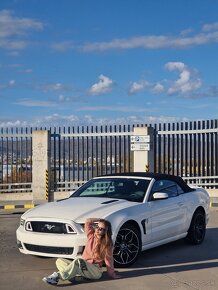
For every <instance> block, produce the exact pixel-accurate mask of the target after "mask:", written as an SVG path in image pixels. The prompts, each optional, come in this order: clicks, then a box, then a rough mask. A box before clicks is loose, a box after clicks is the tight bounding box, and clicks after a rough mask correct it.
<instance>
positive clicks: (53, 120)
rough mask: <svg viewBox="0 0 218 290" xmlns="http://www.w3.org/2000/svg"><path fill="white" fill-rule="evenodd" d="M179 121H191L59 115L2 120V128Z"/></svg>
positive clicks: (171, 117)
mask: <svg viewBox="0 0 218 290" xmlns="http://www.w3.org/2000/svg"><path fill="white" fill-rule="evenodd" d="M179 121H190V120H189V119H187V118H178V117H174V116H158V117H156V116H146V115H144V116H139V115H138V114H136V115H129V116H126V117H117V118H116V117H115V118H96V117H94V116H92V115H85V116H83V117H79V116H76V115H73V114H72V115H68V116H67V115H66V116H65V115H59V114H52V115H50V116H46V117H42V116H38V117H35V118H32V119H30V120H16V119H15V120H13V119H12V120H3V119H0V127H5V128H7V127H42V126H43V127H47V128H50V127H60V126H71V127H72V126H90V125H95V126H109V125H116V126H118V125H132V124H155V123H170V122H179Z"/></svg>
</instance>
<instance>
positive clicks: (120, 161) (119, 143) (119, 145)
mask: <svg viewBox="0 0 218 290" xmlns="http://www.w3.org/2000/svg"><path fill="white" fill-rule="evenodd" d="M119 133H121V125H119ZM121 142H122V139H121V135H119V139H118V152H119V173H120V172H122V169H121V163H122V159H121V154H122V150H121Z"/></svg>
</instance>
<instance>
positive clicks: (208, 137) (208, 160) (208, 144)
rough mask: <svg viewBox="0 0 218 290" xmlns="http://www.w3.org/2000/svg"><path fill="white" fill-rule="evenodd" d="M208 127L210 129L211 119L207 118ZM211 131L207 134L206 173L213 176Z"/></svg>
mask: <svg viewBox="0 0 218 290" xmlns="http://www.w3.org/2000/svg"><path fill="white" fill-rule="evenodd" d="M206 128H207V129H210V121H209V120H207V123H206ZM210 135H211V134H210V133H207V134H206V152H207V154H206V175H207V176H211V159H210V155H211V146H210Z"/></svg>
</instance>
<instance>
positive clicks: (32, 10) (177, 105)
mask: <svg viewBox="0 0 218 290" xmlns="http://www.w3.org/2000/svg"><path fill="white" fill-rule="evenodd" d="M217 11H218V1H206V0H205V1H203V0H198V1H195V0H183V1H182V0H180V1H177V0H165V1H164V0H156V1H155V0H153V1H152V0H110V1H109V0H108V1H107V0H1V1H0V101H1V106H0V126H1V127H5V126H29V125H31V126H44V125H47V126H52V125H54V126H62V125H66V126H73V125H99V124H100V125H102V124H115V123H116V124H123V123H125V124H129V123H145V122H146V123H147V122H173V121H189V120H201V119H216V118H218V73H217V68H218V14H217Z"/></svg>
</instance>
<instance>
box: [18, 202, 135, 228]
mask: <svg viewBox="0 0 218 290" xmlns="http://www.w3.org/2000/svg"><path fill="white" fill-rule="evenodd" d="M134 205H136V203H135V202H130V201H126V200H122V199H112V198H94V197H73V198H67V199H64V200H60V201H55V202H50V203H48V204H43V205H39V206H37V207H35V208H33V209H31V210H29V211H28V212H26V213H24V214H23V216H22V217H23V218H25V219H28V218H40V219H42V218H55V219H59V218H60V219H69V220H73V221H74V222H76V223H83V222H85V220H86V219H87V218H94V217H96V218H105V217H106V216H108V215H109V214H111V213H113V212H115V211H118V210H120V209H123V208H127V207H131V206H134Z"/></svg>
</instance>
